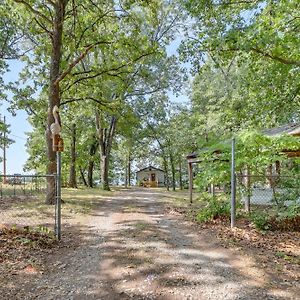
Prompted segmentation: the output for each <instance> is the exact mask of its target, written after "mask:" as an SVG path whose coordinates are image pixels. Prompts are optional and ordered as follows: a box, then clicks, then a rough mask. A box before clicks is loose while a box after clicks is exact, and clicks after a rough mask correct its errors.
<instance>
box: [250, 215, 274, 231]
mask: <svg viewBox="0 0 300 300" xmlns="http://www.w3.org/2000/svg"><path fill="white" fill-rule="evenodd" d="M250 219H251V221H252V222H253V224H254V225H255V227H256V228H257V229H259V230H262V231H265V230H269V229H270V227H271V226H270V224H269V215H268V214H267V213H266V212H265V211H263V212H261V211H260V212H255V213H252V214H251V216H250Z"/></svg>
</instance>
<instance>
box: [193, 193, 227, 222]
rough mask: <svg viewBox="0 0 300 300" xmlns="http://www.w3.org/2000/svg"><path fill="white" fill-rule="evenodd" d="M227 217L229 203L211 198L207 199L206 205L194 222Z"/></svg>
mask: <svg viewBox="0 0 300 300" xmlns="http://www.w3.org/2000/svg"><path fill="white" fill-rule="evenodd" d="M229 215H230V203H229V202H228V201H226V200H223V199H218V198H217V197H211V198H207V204H206V206H205V207H204V208H203V209H201V210H200V211H199V212H198V214H197V216H196V220H197V221H198V222H201V223H202V222H208V221H211V220H215V219H217V218H219V217H222V216H229Z"/></svg>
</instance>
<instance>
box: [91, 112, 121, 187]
mask: <svg viewBox="0 0 300 300" xmlns="http://www.w3.org/2000/svg"><path fill="white" fill-rule="evenodd" d="M102 124H103V120H101V116H100V114H99V111H96V128H97V132H98V139H99V149H100V162H101V163H100V164H101V185H102V189H103V190H106V191H109V190H110V188H109V177H108V171H109V158H110V152H111V147H112V143H113V138H114V136H115V130H116V125H117V118H116V117H115V116H112V117H111V120H110V125H109V129H108V130H107V128H103V125H102Z"/></svg>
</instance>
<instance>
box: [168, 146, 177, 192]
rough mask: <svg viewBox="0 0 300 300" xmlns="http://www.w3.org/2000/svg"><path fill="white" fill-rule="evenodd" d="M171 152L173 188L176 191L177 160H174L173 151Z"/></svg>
mask: <svg viewBox="0 0 300 300" xmlns="http://www.w3.org/2000/svg"><path fill="white" fill-rule="evenodd" d="M169 152H170V165H171V173H172V189H173V191H175V189H176V180H175V175H176V170H175V162H174V156H173V153H172V151H169Z"/></svg>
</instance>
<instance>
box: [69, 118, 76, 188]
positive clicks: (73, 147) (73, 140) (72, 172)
mask: <svg viewBox="0 0 300 300" xmlns="http://www.w3.org/2000/svg"><path fill="white" fill-rule="evenodd" d="M68 186H69V187H71V188H77V182H76V124H75V123H73V124H72V131H71V162H70V174H69V183H68Z"/></svg>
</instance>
